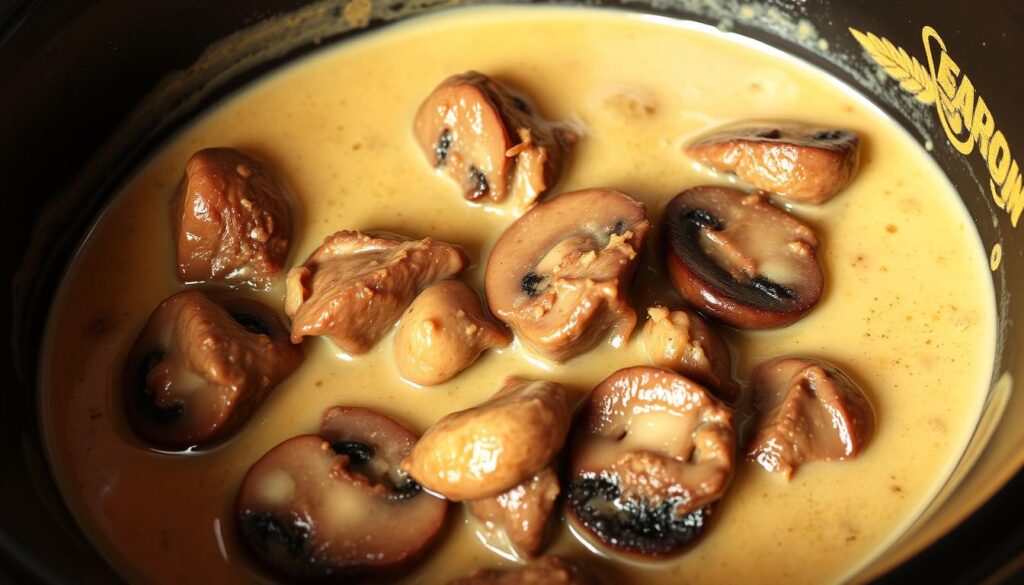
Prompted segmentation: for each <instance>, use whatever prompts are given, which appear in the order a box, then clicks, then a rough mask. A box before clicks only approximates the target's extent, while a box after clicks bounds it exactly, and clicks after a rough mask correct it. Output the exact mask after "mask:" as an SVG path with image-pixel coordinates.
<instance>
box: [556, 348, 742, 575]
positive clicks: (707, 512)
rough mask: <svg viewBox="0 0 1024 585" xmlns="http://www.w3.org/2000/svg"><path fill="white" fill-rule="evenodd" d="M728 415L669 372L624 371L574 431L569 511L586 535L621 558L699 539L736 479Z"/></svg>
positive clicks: (659, 552)
mask: <svg viewBox="0 0 1024 585" xmlns="http://www.w3.org/2000/svg"><path fill="white" fill-rule="evenodd" d="M734 436H735V430H734V427H733V423H732V411H731V410H730V409H729V408H728V407H726V406H725V405H724V404H722V403H721V402H719V400H718V399H716V398H715V397H714V396H712V395H711V393H710V392H708V391H707V390H706V389H705V388H703V387H702V386H700V385H698V384H697V383H695V382H693V381H691V380H689V379H687V378H685V377H683V376H680V375H679V374H676V373H674V372H671V371H669V370H663V369H660V368H651V367H642V366H638V367H633V368H625V369H622V370H619V371H617V372H615V373H614V374H612V375H611V376H609V377H608V378H607V379H606V380H604V381H603V382H601V383H600V384H598V385H597V387H596V388H594V390H593V391H591V393H590V396H589V397H588V398H587V401H586V402H585V403H584V404H583V406H582V408H581V410H580V413H579V416H577V417H576V421H575V423H574V426H573V434H572V439H571V446H570V450H569V453H570V455H569V478H568V485H567V487H566V492H567V494H568V498H567V502H566V508H567V511H568V514H569V519H570V521H571V522H573V524H574V525H575V526H576V527H577V528H579V532H580V534H582V535H584V536H585V537H587V538H588V539H593V541H594V543H595V544H597V545H600V546H603V547H607V548H609V549H611V550H613V551H615V552H618V553H624V554H628V555H635V556H638V557H644V558H662V557H668V556H672V555H677V554H679V553H681V552H683V551H685V550H686V549H687V548H688V547H690V546H692V545H693V544H694V543H695V542H696V541H697V539H699V538H700V536H701V535H702V534H703V532H704V531H705V529H706V528H707V526H708V522H709V520H710V518H711V515H712V513H713V508H714V505H715V504H716V502H717V501H718V500H719V499H720V498H721V497H722V496H723V495H724V494H725V491H726V489H727V488H728V487H729V483H730V482H731V480H732V475H733V468H734V461H733V450H734V447H735V438H734Z"/></svg>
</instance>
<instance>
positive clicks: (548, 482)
mask: <svg viewBox="0 0 1024 585" xmlns="http://www.w3.org/2000/svg"><path fill="white" fill-rule="evenodd" d="M558 492H559V487H558V475H557V474H556V473H555V470H554V468H552V467H551V466H548V467H545V468H544V469H543V470H541V471H540V472H539V473H537V474H536V475H534V476H533V477H531V478H530V479H529V480H528V481H524V482H523V483H521V484H519V485H517V486H516V487H514V488H512V489H510V490H508V491H507V492H503V493H500V494H498V495H496V496H492V497H490V498H483V499H481V500H472V501H470V502H466V504H467V509H468V510H469V513H470V514H471V515H472V516H474V517H475V518H476V519H477V520H479V521H480V522H481V524H483V528H484V530H485V531H487V533H488V535H487V536H488V537H490V538H492V539H493V538H495V537H497V538H498V539H501V537H504V540H507V541H508V543H509V544H510V545H511V546H512V549H513V550H512V552H513V553H515V555H516V556H519V557H533V556H535V555H536V554H537V553H539V552H540V550H541V547H542V546H543V545H544V539H545V537H546V536H547V533H548V521H549V520H550V519H551V512H552V511H553V509H554V507H555V499H556V498H557V497H558Z"/></svg>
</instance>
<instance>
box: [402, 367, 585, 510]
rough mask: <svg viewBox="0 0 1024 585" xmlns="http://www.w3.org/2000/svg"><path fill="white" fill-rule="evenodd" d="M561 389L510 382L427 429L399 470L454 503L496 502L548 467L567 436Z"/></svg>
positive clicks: (566, 410) (565, 405) (566, 413)
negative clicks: (486, 500)
mask: <svg viewBox="0 0 1024 585" xmlns="http://www.w3.org/2000/svg"><path fill="white" fill-rule="evenodd" d="M569 418H570V410H569V399H568V396H567V394H566V391H565V389H564V388H562V387H561V386H559V385H558V384H554V383H552V382H545V381H531V380H523V379H520V378H509V379H508V380H507V381H506V382H505V385H504V386H503V387H502V388H501V390H499V391H498V392H497V393H495V395H494V396H492V397H491V398H490V399H489V400H487V401H486V402H484V403H483V404H480V405H479V406H475V407H473V408H470V409H467V410H462V411H459V412H453V413H451V414H449V415H447V416H445V417H444V418H442V419H441V420H439V421H438V422H437V423H436V424H434V426H432V427H430V428H429V429H427V432H426V433H424V434H423V437H422V438H420V440H419V442H418V443H416V446H415V447H413V450H412V453H411V454H410V455H409V456H408V457H406V458H405V460H404V461H402V470H403V471H405V472H407V473H408V474H409V475H411V476H412V477H413V479H415V480H416V481H417V482H419V483H420V485H422V486H424V487H426V488H427V489H429V490H431V491H432V492H434V493H437V494H441V495H442V496H444V497H446V498H448V499H449V500H452V501H455V502H459V501H465V500H479V499H482V498H489V497H492V496H497V495H498V494H501V493H503V492H507V491H508V490H510V489H512V488H514V487H516V486H517V485H519V484H521V483H523V482H524V481H527V480H529V479H530V478H531V477H533V476H534V475H536V474H537V473H539V472H540V471H541V470H542V469H544V468H545V467H547V466H548V464H550V463H551V460H552V459H553V458H554V457H555V455H556V454H557V453H558V452H559V451H560V450H561V449H562V445H563V444H564V443H565V437H566V435H567V434H568V432H569V422H570V421H569Z"/></svg>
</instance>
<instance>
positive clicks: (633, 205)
mask: <svg viewBox="0 0 1024 585" xmlns="http://www.w3.org/2000/svg"><path fill="white" fill-rule="evenodd" d="M650 227H651V225H650V222H649V221H648V220H647V211H646V209H645V208H644V205H643V204H642V203H640V202H638V201H636V200H635V199H633V198H632V197H630V196H628V195H626V194H624V193H620V192H618V191H614V190H612V189H587V190H583V191H576V192H573V193H565V194H563V195H559V196H558V197H555V198H554V199H551V200H548V201H546V202H544V203H541V204H540V205H538V206H536V207H534V208H533V209H531V210H530V211H528V212H527V213H526V214H524V215H523V216H522V217H520V218H519V219H518V220H517V221H516V222H515V223H513V224H512V225H511V226H510V227H509V228H508V229H507V230H505V233H504V234H502V236H501V238H499V239H498V242H497V243H496V244H495V246H494V250H493V251H492V252H491V257H490V259H489V260H488V262H487V271H486V275H485V289H486V293H487V303H488V305H489V306H490V308H491V311H492V312H493V313H494V314H495V316H497V317H498V318H499V319H500V320H502V321H504V322H505V323H507V324H508V325H509V326H510V327H512V329H514V330H515V331H516V333H517V334H518V335H519V337H520V338H521V339H522V340H523V341H524V342H525V343H526V344H527V345H528V346H529V347H531V348H532V349H533V350H534V351H536V352H537V353H539V354H541V355H543V356H544V357H546V358H548V359H551V360H554V361H564V360H567V359H569V358H572V357H574V356H576V355H579V354H581V353H583V352H585V351H587V350H589V349H590V348H592V347H593V346H594V345H596V344H597V343H598V342H600V341H601V339H602V338H603V337H605V336H606V335H608V334H609V332H610V334H611V337H612V339H613V342H615V343H622V342H624V341H625V340H626V339H628V338H629V335H630V334H631V333H632V332H633V328H634V327H635V326H636V311H634V310H633V307H632V306H631V305H630V303H629V296H628V294H627V291H628V288H629V286H630V282H631V279H632V276H633V273H634V271H635V270H636V266H637V263H638V262H639V260H640V251H641V249H642V247H643V244H644V242H645V241H646V238H647V234H648V232H649V231H650Z"/></svg>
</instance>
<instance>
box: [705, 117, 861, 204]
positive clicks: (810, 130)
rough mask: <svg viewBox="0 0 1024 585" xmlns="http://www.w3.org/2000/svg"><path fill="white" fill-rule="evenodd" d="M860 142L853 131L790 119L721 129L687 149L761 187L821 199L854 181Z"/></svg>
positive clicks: (791, 196) (812, 200) (801, 198)
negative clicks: (784, 121)
mask: <svg viewBox="0 0 1024 585" xmlns="http://www.w3.org/2000/svg"><path fill="white" fill-rule="evenodd" d="M859 146H860V139H859V138H858V137H857V135H856V134H855V133H853V132H852V131H850V130H843V129H839V128H827V127H822V126H812V125H808V124H797V123H792V122H790V123H783V124H770V123H764V124H755V125H744V126H742V127H732V128H728V129H725V130H716V131H714V132H711V133H710V134H707V135H705V136H703V137H701V138H699V139H697V140H696V141H695V142H693V143H692V144H690V145H689V146H687V147H686V152H687V154H689V155H690V156H692V157H693V158H695V159H697V160H698V161H700V162H701V163H703V164H705V165H707V166H709V167H711V168H713V169H715V170H717V171H724V172H731V173H734V174H735V175H736V177H737V178H738V179H739V180H741V181H743V182H745V183H747V184H749V185H751V186H753V187H754V188H756V189H763V190H765V191H771V192H772V193H775V194H776V195H778V196H779V197H782V198H784V199H787V200H789V201H793V202H796V203H811V204H821V203H824V202H825V201H828V200H829V199H831V198H832V197H833V196H835V195H836V194H837V193H838V192H839V191H840V190H842V188H843V187H845V186H846V185H848V184H849V183H850V181H851V180H853V177H854V175H855V174H856V173H857V165H858V162H859V152H860V149H859Z"/></svg>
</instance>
